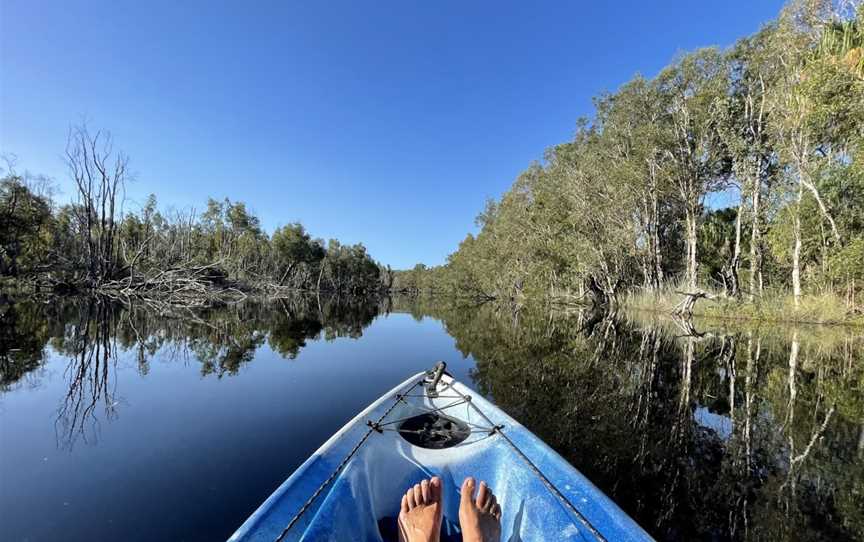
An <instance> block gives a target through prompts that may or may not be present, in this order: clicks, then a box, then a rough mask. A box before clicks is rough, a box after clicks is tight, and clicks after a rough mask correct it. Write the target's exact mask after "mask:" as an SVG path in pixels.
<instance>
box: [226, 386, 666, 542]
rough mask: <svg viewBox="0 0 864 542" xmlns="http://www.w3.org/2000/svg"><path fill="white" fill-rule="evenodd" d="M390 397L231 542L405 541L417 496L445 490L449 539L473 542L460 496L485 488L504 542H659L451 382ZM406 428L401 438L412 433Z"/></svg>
mask: <svg viewBox="0 0 864 542" xmlns="http://www.w3.org/2000/svg"><path fill="white" fill-rule="evenodd" d="M431 380H432V377H431V375H430V374H429V373H420V374H417V375H415V376H413V377H411V378H409V379H408V380H406V381H405V382H403V383H402V384H400V385H399V386H397V387H395V388H394V389H393V390H391V391H390V392H388V393H387V394H385V395H384V396H382V397H381V398H380V399H378V400H377V401H376V402H375V403H373V404H372V405H370V406H369V407H368V408H367V409H366V410H364V411H363V412H361V413H360V414H359V415H358V416H357V417H355V418H354V419H353V420H351V421H350V422H349V423H348V424H347V425H345V427H343V428H342V429H341V430H340V431H339V432H338V433H336V434H335V435H333V437H331V438H330V439H329V440H328V441H327V442H326V443H325V444H324V445H323V446H321V448H319V449H318V451H316V452H315V453H314V454H313V455H312V456H311V457H310V458H309V459H308V460H306V462H304V463H303V465H301V466H300V467H299V468H298V469H297V470H296V471H295V472H294V474H292V475H291V477H289V478H288V479H287V480H286V481H285V482H284V483H283V484H282V485H281V486H280V487H279V488H278V489H277V490H276V491H275V492H274V493H273V494H272V495H271V496H270V497H269V498H268V499H267V500H266V501H265V502H264V503H263V504H262V505H261V506H260V507H259V508H258V510H256V511H255V512H254V513H253V514H252V516H250V517H249V519H248V520H246V522H245V523H244V524H243V525H242V526H241V527H240V528H239V529H238V530H237V532H236V533H234V535H233V536H232V537H231V539H230V540H231V541H265V540H266V541H270V542H272V541H276V540H291V541H317V540H329V541H342V540H345V541H349V540H351V541H354V540H365V541H387V540H395V533H396V529H395V518H396V515H397V514H398V512H399V503H400V500H401V497H402V495H403V494H404V493H405V491H406V490H407V488H408V487H410V486H412V485H414V484H416V483H418V482H419V481H420V480H422V479H424V478H429V477H431V476H439V477H441V479H442V482H443V507H444V518H445V521H444V526H443V528H442V537H441V539H442V540H461V536H460V535H459V532H458V509H459V499H460V495H459V488H460V487H461V484H462V481H463V480H464V479H465V478H466V477H468V476H473V477H474V478H476V479H477V480H485V481H486V483H487V484H488V485H489V486H490V487H491V488H492V490H493V491H494V492H495V495H496V496H497V498H498V502H499V504H500V505H501V507H502V526H501V527H502V538H501V539H502V540H511V539H512V540H522V541H526V542H527V541H531V540H650V539H651V538H650V537H649V536H648V535H647V534H646V533H645V532H644V531H643V530H642V529H641V528H640V527H639V526H638V525H637V524H636V523H635V522H634V521H633V520H632V519H630V518H629V517H628V516H627V515H626V514H625V513H624V512H622V511H621V510H620V509H619V508H618V507H617V506H616V505H615V504H614V503H613V502H612V501H611V500H610V499H609V498H608V497H607V496H606V495H604V494H603V493H602V492H601V491H600V490H598V489H597V488H596V487H594V485H593V484H591V482H589V481H588V480H587V479H586V478H585V477H584V476H582V475H581V474H580V473H579V472H578V471H577V470H576V469H574V468H573V467H572V466H570V465H569V464H568V463H567V462H566V461H565V460H564V459H562V458H561V457H560V456H559V455H558V454H557V453H555V452H554V451H553V450H552V449H551V448H549V447H548V446H547V445H546V444H545V443H543V442H542V441H541V440H540V439H539V438H537V437H536V436H535V435H533V434H532V433H531V432H530V431H528V430H527V429H526V428H524V427H523V426H521V425H520V424H518V423H517V422H516V421H515V420H513V419H512V418H510V417H509V416H507V415H506V414H505V413H504V412H502V411H501V410H500V409H498V408H496V407H495V406H493V405H492V404H491V403H489V402H488V401H486V400H485V399H484V398H483V397H482V396H480V395H479V394H476V393H474V392H473V391H472V390H470V389H469V388H467V387H466V386H464V385H463V384H461V383H460V382H458V381H455V380H454V379H453V378H452V377H450V376H449V375H446V374H445V375H443V376H442V377H441V378H440V381H439V382H437V386H436V387H435V388H434V389H433V388H431V382H430V381H431ZM400 430H401V432H400Z"/></svg>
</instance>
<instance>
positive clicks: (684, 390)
mask: <svg viewBox="0 0 864 542" xmlns="http://www.w3.org/2000/svg"><path fill="white" fill-rule="evenodd" d="M390 311H394V312H409V313H411V314H412V315H413V316H414V317H415V319H417V320H418V321H419V320H423V319H424V318H426V317H429V316H431V317H433V318H435V319H438V320H440V321H441V322H442V324H443V327H444V330H445V331H446V332H447V333H448V334H449V335H450V336H452V337H453V339H454V340H455V346H456V349H457V350H458V353H457V352H454V356H453V357H454V358H456V357H458V355H459V354H461V355H462V356H464V357H470V359H473V360H474V362H475V363H476V366H475V367H474V368H473V369H472V370H471V376H472V378H473V379H474V385H475V386H476V387H477V388H478V389H479V390H480V391H481V392H482V393H484V394H486V395H487V396H490V397H491V398H492V399H493V400H494V401H495V402H496V403H497V404H498V405H500V406H501V407H502V408H504V409H505V410H506V411H507V412H509V413H510V414H511V415H512V416H514V417H515V418H516V419H518V420H520V421H521V422H522V423H524V424H525V425H526V426H527V427H529V428H530V429H531V430H532V431H534V432H535V433H537V434H538V435H539V436H540V437H541V438H543V439H544V440H545V441H546V442H548V443H549V444H550V445H551V446H552V447H553V448H555V449H556V450H557V451H558V452H559V453H561V454H562V455H563V456H564V457H565V458H566V459H568V460H569V461H570V462H571V463H572V464H574V465H575V466H576V467H577V468H579V469H580V470H581V471H582V472H584V473H585V474H586V476H588V478H590V479H591V480H592V481H594V483H595V484H597V485H598V486H599V487H600V488H601V489H603V490H604V491H606V492H607V493H609V494H610V495H611V496H612V497H613V498H614V499H615V500H616V502H618V503H619V504H620V505H621V506H622V507H623V508H624V509H625V510H626V511H627V512H628V513H630V514H631V515H632V516H633V517H634V518H635V519H636V520H637V521H638V522H639V523H640V524H641V525H643V526H644V527H645V528H646V529H647V530H648V531H649V532H651V533H652V534H653V535H654V536H655V537H657V538H659V539H665V540H697V539H699V540H761V539H771V540H776V539H779V540H822V539H831V540H846V539H861V538H864V394H862V391H864V389H862V388H864V359H862V352H864V331H862V330H860V329H853V328H825V327H822V328H784V327H778V326H761V327H752V326H751V327H746V326H740V325H739V326H732V325H719V324H717V323H709V322H699V321H697V322H695V323H693V322H686V321H676V320H672V319H668V318H652V317H650V316H648V315H645V314H614V313H605V314H601V313H591V312H587V311H583V310H575V309H573V310H568V309H563V308H560V307H559V308H549V307H528V308H522V309H520V310H517V311H513V310H511V309H509V308H507V307H500V306H495V305H491V304H487V305H483V306H480V307H477V306H474V305H471V304H465V303H459V302H454V301H448V302H444V301H441V300H437V301H434V302H433V301H419V302H418V301H417V300H406V299H396V300H390V299H387V300H378V301H374V302H369V301H368V300H362V299H323V298H322V299H318V298H316V297H297V298H293V299H282V300H275V301H273V302H270V303H266V304H262V303H254V302H246V303H243V304H238V305H231V306H224V307H217V308H212V309H209V310H206V311H197V312H194V313H193V312H188V311H183V312H165V311H154V310H153V309H152V308H151V307H148V306H145V305H141V306H132V307H120V306H118V305H116V304H111V303H107V302H104V301H100V300H98V299H88V300H71V301H69V302H65V303H49V304H46V303H39V302H35V301H26V302H16V303H13V302H11V301H9V300H0V323H2V326H0V397H2V394H3V393H4V392H9V391H11V390H16V389H21V388H22V387H23V388H26V387H38V386H39V382H40V378H41V377H40V371H41V370H42V369H41V368H42V367H43V365H44V364H45V363H46V358H47V357H48V356H47V351H48V350H51V351H53V352H56V353H58V354H60V355H61V356H62V357H63V359H64V360H65V364H66V365H65V369H64V371H63V376H64V378H65V384H64V388H63V389H64V392H63V394H62V397H60V399H59V401H58V406H57V411H56V412H57V415H56V423H55V429H56V434H57V444H58V446H59V447H60V448H63V449H72V448H73V447H74V446H75V445H76V444H78V443H79V442H88V443H93V442H96V441H97V440H98V436H99V433H100V424H101V423H107V422H110V421H112V420H115V419H116V418H117V416H118V415H120V416H121V417H122V410H123V407H124V399H123V390H122V389H118V385H117V382H118V378H117V376H116V375H117V372H118V371H124V370H134V371H137V372H138V373H139V374H140V375H142V377H143V378H144V379H145V380H146V379H147V378H148V374H149V373H150V365H151V364H152V363H154V360H156V359H158V360H159V361H160V362H164V363H183V364H191V365H192V366H193V367H194V366H195V364H197V366H198V369H197V371H198V372H199V373H200V375H201V378H204V379H224V380H226V381H227V380H230V376H231V375H235V374H237V373H238V372H241V371H242V370H243V368H244V367H245V366H246V365H247V364H250V363H255V360H256V359H257V357H258V356H259V355H260V353H261V351H262V349H265V350H269V351H272V352H273V353H275V354H277V355H278V356H279V357H281V358H284V359H285V360H295V359H296V358H297V356H298V354H299V353H300V352H301V351H302V350H303V349H304V348H306V347H307V345H308V344H310V343H311V342H313V341H314V340H317V339H324V340H330V339H334V338H338V337H352V338H358V337H360V336H361V335H362V333H363V330H364V328H366V327H367V326H369V325H370V323H372V321H373V320H374V319H375V318H376V317H377V316H378V315H380V314H382V313H388V312H390ZM121 354H122V355H121ZM381 355H382V360H384V361H382V362H387V363H396V362H397V361H398V360H392V359H389V358H387V352H383V351H382V352H381ZM451 361H455V360H451ZM292 363H293V362H292ZM310 384H311V382H310ZM315 444H316V445H317V442H316V443H315ZM225 534H227V533H225Z"/></svg>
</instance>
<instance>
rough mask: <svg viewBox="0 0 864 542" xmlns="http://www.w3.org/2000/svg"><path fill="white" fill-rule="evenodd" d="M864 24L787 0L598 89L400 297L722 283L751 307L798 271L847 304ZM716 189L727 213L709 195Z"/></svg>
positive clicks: (600, 292) (860, 229)
mask: <svg viewBox="0 0 864 542" xmlns="http://www.w3.org/2000/svg"><path fill="white" fill-rule="evenodd" d="M862 28H864V9H859V10H858V11H857V13H855V14H852V13H851V12H846V13H840V14H839V15H838V14H836V13H835V12H834V11H833V10H832V9H831V6H830V5H829V3H828V2H823V1H810V0H801V1H797V0H796V1H793V2H791V3H790V4H789V5H788V6H787V7H786V8H785V9H784V10H783V12H782V13H781V15H780V17H779V18H778V20H777V21H776V22H772V23H771V24H769V25H766V26H765V27H764V28H763V29H761V30H760V31H759V32H757V33H756V34H754V35H752V36H748V37H745V38H743V39H741V40H740V41H739V42H738V43H737V44H736V45H735V46H734V47H732V48H731V49H730V50H728V51H725V52H723V51H719V50H717V49H713V48H710V49H701V50H698V51H695V52H693V53H689V54H685V55H683V56H682V57H681V58H679V59H678V60H676V61H675V62H674V63H672V64H671V65H670V66H668V67H667V68H666V69H664V70H662V71H661V72H660V74H659V75H658V76H657V77H656V78H654V79H652V80H648V79H645V78H643V77H640V76H636V77H634V78H633V79H632V80H631V81H630V82H628V83H626V84H625V85H623V86H622V87H621V88H620V89H619V90H618V91H617V92H615V93H610V94H604V95H602V96H600V97H599V98H597V99H596V100H595V105H596V112H595V114H594V116H593V117H592V118H590V119H581V120H580V121H579V123H578V126H577V130H576V133H575V136H574V138H573V139H572V140H571V141H568V142H565V143H562V144H559V145H555V146H553V147H551V148H550V149H548V150H547V151H546V153H545V157H544V161H543V162H542V163H539V164H532V165H531V166H530V167H529V168H528V169H527V170H526V171H525V172H524V173H523V174H521V175H520V176H519V177H518V178H517V179H516V180H515V182H514V184H513V186H512V187H511V188H510V190H508V191H507V192H506V193H505V194H504V195H503V196H502V197H501V198H500V199H499V200H493V201H491V202H489V203H488V204H487V206H486V208H485V209H484V211H483V212H482V213H481V214H480V215H479V216H478V220H477V224H478V226H479V227H480V231H479V233H477V234H476V235H469V236H468V237H466V238H465V240H464V241H463V242H462V243H461V244H460V245H459V247H458V250H456V251H455V252H454V253H453V254H451V255H450V257H449V258H448V262H447V264H446V265H445V266H443V267H440V268H433V269H428V270H418V268H415V269H414V270H412V271H405V272H400V273H399V274H398V276H399V277H400V281H401V282H400V283H401V284H404V285H405V287H404V291H417V290H427V291H435V292H446V293H453V294H457V295H465V296H470V297H475V298H481V299H491V298H495V299H505V300H511V301H515V302H517V303H521V302H522V301H523V300H524V298H528V297H532V296H543V297H565V298H571V299H572V298H582V297H583V296H584V295H585V294H586V293H589V294H591V295H592V296H593V298H594V300H595V301H596V302H599V303H614V302H615V299H616V298H617V297H619V296H620V293H621V292H622V291H624V290H635V289H647V290H660V289H663V288H664V286H666V285H678V286H680V287H682V288H687V289H692V288H697V287H699V288H714V287H716V286H718V285H722V286H723V287H724V290H725V291H724V292H721V295H722V294H723V293H726V294H727V295H730V296H732V297H735V298H736V299H738V298H740V297H742V296H743V295H745V294H746V296H747V297H748V299H749V300H750V301H751V302H755V300H756V298H759V297H761V296H763V295H765V294H768V293H769V292H781V293H782V292H785V291H786V290H787V289H789V288H790V287H791V286H793V282H794V278H795V277H801V280H802V281H803V283H804V285H803V288H800V286H801V285H800V284H799V285H798V286H799V287H798V288H795V290H796V292H797V291H800V290H803V291H804V292H805V293H807V294H810V295H815V294H820V293H822V292H825V291H829V290H832V289H833V290H835V291H838V292H846V290H847V289H848V288H852V290H857V292H851V293H857V294H858V295H857V297H856V296H855V295H847V296H846V297H847V298H848V299H850V302H847V303H846V304H845V305H844V306H843V309H842V310H851V311H853V312H854V311H855V310H856V306H855V305H856V303H855V302H852V301H851V300H852V299H853V298H854V299H859V300H860V299H862V298H864V294H862V284H864V279H861V271H860V269H861V268H862V266H861V265H860V263H861V258H862V255H861V246H862V245H861V239H862V238H864V203H862V198H864V182H862V179H864V173H862V172H864V165H862V164H864V136H862V134H864V75H862V74H864V71H862V60H861V51H862V44H864V37H862ZM718 194H720V196H719V197H718V196H717V195H718ZM729 196H732V197H736V196H737V198H738V201H732V202H730V203H731V206H730V208H729V209H722V208H720V209H718V208H713V209H712V208H708V207H706V201H718V200H719V201H723V200H726V201H729ZM799 239H800V245H799V243H797V240H799ZM796 247H797V248H796ZM739 275H740V276H739ZM853 278H854V279H855V280H856V281H857V282H855V283H854V284H853V283H852V282H851V281H852V279H853ZM795 306H796V307H797V308H796V310H800V311H804V309H805V307H804V306H803V305H802V302H801V300H800V299H799V297H798V296H797V295H796V297H795ZM799 316H800V315H799Z"/></svg>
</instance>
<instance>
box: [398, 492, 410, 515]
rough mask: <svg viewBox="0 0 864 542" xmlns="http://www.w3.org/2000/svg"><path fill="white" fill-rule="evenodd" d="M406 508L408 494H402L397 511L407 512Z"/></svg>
mask: <svg viewBox="0 0 864 542" xmlns="http://www.w3.org/2000/svg"><path fill="white" fill-rule="evenodd" d="M408 510H409V508H408V495H407V494H406V495H402V504H401V505H400V506H399V511H400V512H402V513H405V514H407V513H408Z"/></svg>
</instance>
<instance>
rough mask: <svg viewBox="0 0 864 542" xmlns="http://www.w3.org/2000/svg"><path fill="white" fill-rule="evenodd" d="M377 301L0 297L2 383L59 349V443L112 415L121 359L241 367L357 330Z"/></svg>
mask: <svg viewBox="0 0 864 542" xmlns="http://www.w3.org/2000/svg"><path fill="white" fill-rule="evenodd" d="M377 314H378V306H377V305H376V304H375V303H370V302H369V301H368V300H363V299H354V298H344V297H343V298H320V299H319V298H316V297H308V296H307V297H299V296H298V297H297V298H290V299H280V300H278V301H277V302H275V303H262V302H254V301H248V302H244V303H238V304H234V305H226V306H221V307H212V308H209V309H206V310H199V311H191V310H187V309H181V310H178V311H177V312H169V311H168V310H167V309H166V310H160V311H154V310H153V308H152V307H151V306H148V305H146V304H141V305H125V306H121V305H119V304H117V303H115V302H111V301H108V300H106V299H102V298H96V297H92V298H83V299H77V298H71V299H66V300H63V301H62V302H56V300H55V302H52V303H39V302H35V301H27V302H12V301H10V300H6V299H0V323H2V327H0V393H3V392H7V391H10V390H12V389H14V388H15V386H17V385H18V384H19V383H21V382H24V381H27V379H28V378H31V377H32V375H35V374H37V372H38V369H39V368H40V367H42V366H43V365H44V364H45V363H46V361H47V356H48V355H49V352H50V355H57V356H60V357H62V358H64V359H65V361H66V366H65V369H64V372H63V375H64V377H65V379H66V392H65V394H64V396H63V398H62V401H61V403H60V405H59V407H58V409H57V417H56V423H55V430H56V436H57V443H58V446H60V447H62V448H68V449H71V448H72V447H73V446H74V445H75V444H76V443H77V442H78V441H79V440H80V441H84V442H93V441H95V440H96V439H97V438H98V435H99V429H100V423H102V422H103V421H110V420H112V419H113V418H114V417H116V416H117V414H118V412H117V409H118V406H119V405H121V404H122V397H121V396H120V395H119V392H118V389H117V378H116V373H117V368H118V364H128V362H129V361H133V360H134V363H135V366H136V367H137V369H138V372H139V373H140V374H141V375H142V376H146V375H147V374H148V373H149V372H150V370H151V367H150V364H151V362H152V360H153V359H154V358H158V359H159V360H160V362H165V363H178V362H186V361H187V360H194V361H197V362H198V363H199V365H200V371H201V375H202V376H204V377H208V376H215V377H217V378H223V377H225V376H228V375H235V374H237V373H239V372H240V371H241V370H242V368H243V367H244V366H246V365H247V364H249V363H251V362H252V361H253V360H254V359H255V354H256V352H257V351H258V350H259V349H260V348H261V347H262V346H264V345H265V344H266V345H267V346H269V348H270V349H271V350H272V351H274V352H276V353H277V354H279V355H281V356H282V357H284V358H286V359H295V358H296V357H297V356H298V354H299V353H300V351H301V350H302V349H303V348H304V347H305V346H306V345H307V342H308V341H311V340H317V339H323V340H333V339H335V338H338V337H351V338H357V337H360V336H361V335H362V333H363V329H364V328H365V327H367V326H368V325H369V324H370V323H371V322H372V321H373V319H374V318H375V317H376V316H377Z"/></svg>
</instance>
